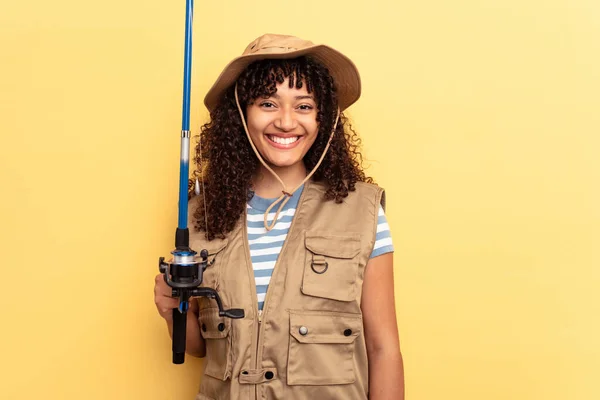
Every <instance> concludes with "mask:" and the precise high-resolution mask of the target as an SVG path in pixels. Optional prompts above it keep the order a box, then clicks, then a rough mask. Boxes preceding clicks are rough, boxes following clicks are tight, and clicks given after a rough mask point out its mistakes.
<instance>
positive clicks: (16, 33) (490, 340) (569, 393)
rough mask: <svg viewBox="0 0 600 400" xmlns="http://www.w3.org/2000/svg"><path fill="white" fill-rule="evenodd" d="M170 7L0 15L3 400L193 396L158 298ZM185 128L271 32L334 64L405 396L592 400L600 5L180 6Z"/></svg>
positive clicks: (176, 21)
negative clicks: (377, 245)
mask: <svg viewBox="0 0 600 400" xmlns="http://www.w3.org/2000/svg"><path fill="white" fill-rule="evenodd" d="M184 11H185V7H184V1H183V0H179V1H157V0H145V1H141V0H134V1H122V0H119V1H117V0H105V1H103V2H85V1H75V0H55V1H42V0H32V1H12V2H8V1H4V2H3V5H2V8H1V11H0V71H1V74H0V113H1V114H0V132H1V134H2V141H1V145H0V167H1V168H0V178H1V181H0V182H1V187H2V194H1V198H0V199H1V200H0V201H1V206H2V207H1V211H0V224H1V225H0V226H1V237H0V246H1V251H0V254H1V255H2V271H3V273H2V275H3V277H4V279H3V288H2V289H1V290H0V293H1V294H0V296H1V303H0V309H1V310H2V329H1V333H0V335H1V336H0V346H1V347H0V357H1V360H2V361H1V363H2V371H1V375H0V376H1V377H0V385H1V386H0V387H1V388H0V398H2V399H7V400H9V399H10V400H12V399H42V398H44V399H69V400H70V399H90V400H92V399H115V400H116V399H157V400H164V399H191V398H193V396H194V393H195V392H196V390H197V387H198V382H199V377H200V374H201V367H202V363H201V362H200V361H199V360H195V359H192V358H190V357H188V358H187V362H186V364H184V365H183V366H175V365H172V364H171V361H170V359H171V349H170V346H171V342H170V340H169V338H168V334H167V331H166V329H165V325H164V323H163V321H162V320H161V319H160V318H159V317H158V314H157V313H156V310H155V307H154V304H153V293H152V288H153V277H154V275H155V274H156V273H157V260H158V257H159V256H168V255H169V252H170V250H171V249H172V246H173V233H174V229H175V226H176V223H177V221H176V213H177V209H176V206H177V180H178V172H179V163H178V157H179V130H180V124H181V90H182V89H181V80H182V66H183V60H182V58H183V50H182V46H183V28H184ZM195 11H196V12H195V16H196V18H195V25H194V37H195V42H194V70H193V99H192V100H193V103H192V108H193V112H192V123H193V129H194V133H198V128H199V125H200V123H202V122H204V121H206V117H207V112H206V110H205V109H204V107H203V105H202V98H203V97H204V95H205V93H206V91H207V90H208V88H209V87H210V85H211V84H212V82H213V80H214V79H215V78H216V76H217V74H218V73H219V72H220V71H221V69H222V68H223V66H224V65H225V64H226V62H227V61H229V60H230V59H231V58H232V57H234V56H236V55H238V54H239V53H241V51H242V50H243V49H244V47H245V46H246V44H247V43H249V42H250V41H251V40H253V39H254V38H255V37H257V36H258V35H260V34H262V33H265V32H277V33H289V34H294V35H298V36H302V37H305V38H309V39H311V40H313V41H317V42H325V43H328V44H330V45H332V46H333V47H336V48H338V49H339V50H341V51H343V52H345V53H347V54H348V55H349V56H350V57H352V58H353V59H354V60H355V62H356V63H357V65H358V66H359V68H360V70H361V72H362V77H363V84H364V86H363V97H362V99H361V100H360V101H359V102H358V103H357V104H356V105H355V106H353V107H352V108H351V109H350V110H349V114H350V116H351V117H352V119H353V121H354V123H355V126H356V127H357V129H358V130H359V132H360V133H361V134H362V136H363V143H364V153H365V157H366V158H367V160H368V164H369V166H370V167H369V169H368V172H369V173H370V174H371V175H372V176H374V177H375V178H376V180H377V181H378V182H379V183H380V184H381V185H382V186H384V187H385V188H386V189H387V194H388V218H389V221H390V225H391V227H392V233H393V240H394V243H395V246H396V253H395V258H394V260H395V265H396V285H397V308H398V320H399V328H400V334H401V345H402V350H403V354H404V357H405V364H406V384H407V399H410V400H439V399H460V400H482V399H485V400H495V399H498V400H499V399H502V400H505V399H518V400H521V399H523V400H524V399H539V400H542V399H543V400H559V399H560V400H564V399H567V400H584V399H585V400H593V399H598V398H600V389H599V388H598V385H597V378H598V373H599V371H600V322H599V314H600V299H599V295H598V289H599V286H600V272H599V270H600V257H599V251H598V247H599V244H600V207H599V204H600V191H599V182H600V161H599V160H598V159H599V153H600V139H599V136H600V111H599V110H600V97H599V96H600V95H599V93H600V3H598V2H597V1H595V0H479V1H477V0H465V1H443V0H425V1H411V2H408V1H391V0H390V1H340V0H335V1H333V0H328V1H323V0H319V1H314V0H305V1H302V2H291V1H280V2H250V1H240V0H236V1H232V0H230V1H211V2H205V1H197V2H196V10H195Z"/></svg>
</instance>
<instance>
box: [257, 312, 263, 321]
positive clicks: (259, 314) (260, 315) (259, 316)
mask: <svg viewBox="0 0 600 400" xmlns="http://www.w3.org/2000/svg"><path fill="white" fill-rule="evenodd" d="M262 312H263V310H258V322H259V323H260V322H262Z"/></svg>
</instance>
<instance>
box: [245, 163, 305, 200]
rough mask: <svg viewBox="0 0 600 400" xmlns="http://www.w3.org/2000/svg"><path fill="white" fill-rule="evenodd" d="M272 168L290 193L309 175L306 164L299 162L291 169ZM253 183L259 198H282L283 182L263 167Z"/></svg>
mask: <svg viewBox="0 0 600 400" xmlns="http://www.w3.org/2000/svg"><path fill="white" fill-rule="evenodd" d="M270 167H271V169H272V170H273V171H274V172H275V173H276V174H277V176H279V178H280V179H281V180H282V181H283V183H284V184H285V190H289V191H290V192H291V191H292V190H294V189H295V188H296V187H297V186H298V185H300V184H301V183H302V181H303V180H304V178H306V175H307V174H308V172H307V171H306V167H305V166H304V162H299V163H297V164H296V165H293V166H290V167H279V168H278V167H275V166H272V165H271V166H270ZM253 183H254V192H255V193H256V194H257V195H258V196H260V197H263V198H267V199H271V198H275V197H279V196H281V194H282V193H281V191H282V190H284V188H283V187H282V186H281V182H279V181H278V180H277V178H275V176H274V175H273V174H272V173H271V172H269V171H268V170H267V169H266V168H265V167H264V166H262V165H261V168H260V170H259V171H258V173H257V174H256V175H255V177H254V179H253Z"/></svg>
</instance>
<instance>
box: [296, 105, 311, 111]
mask: <svg viewBox="0 0 600 400" xmlns="http://www.w3.org/2000/svg"><path fill="white" fill-rule="evenodd" d="M298 108H299V109H301V110H303V111H310V110H312V109H313V108H314V107H313V106H311V105H310V104H302V105H300V106H298Z"/></svg>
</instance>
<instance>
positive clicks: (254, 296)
mask: <svg viewBox="0 0 600 400" xmlns="http://www.w3.org/2000/svg"><path fill="white" fill-rule="evenodd" d="M243 221H244V223H243V226H242V229H243V232H244V247H245V248H246V252H245V253H246V265H247V267H248V268H249V270H248V276H249V278H250V286H251V287H252V289H251V292H252V304H253V309H254V310H255V312H256V314H255V315H256V319H257V322H258V323H257V326H256V342H255V343H256V348H255V352H254V362H252V360H251V361H250V364H251V365H252V367H253V368H254V370H256V369H258V349H259V346H258V343H259V339H260V326H261V321H262V310H259V309H258V297H257V294H256V282H255V281H254V268H253V267H252V258H251V257H250V245H249V244H248V222H247V221H248V214H247V210H244V219H243ZM251 393H252V392H251ZM257 399H258V385H254V400H257Z"/></svg>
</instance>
